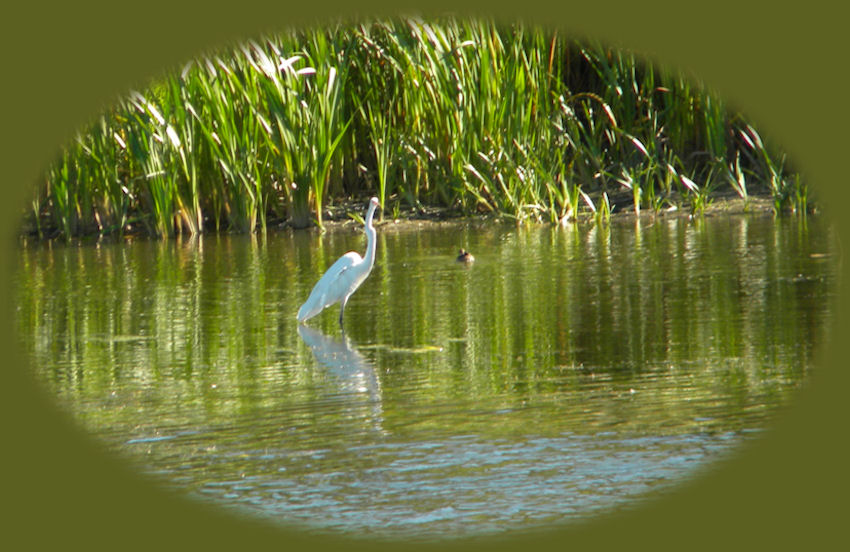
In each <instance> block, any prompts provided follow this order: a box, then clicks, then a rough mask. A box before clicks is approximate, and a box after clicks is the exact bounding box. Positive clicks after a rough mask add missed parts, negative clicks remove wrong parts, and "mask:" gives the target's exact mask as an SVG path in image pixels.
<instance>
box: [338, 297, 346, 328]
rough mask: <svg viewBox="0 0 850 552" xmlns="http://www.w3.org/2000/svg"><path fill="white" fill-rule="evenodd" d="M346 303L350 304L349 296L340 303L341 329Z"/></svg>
mask: <svg viewBox="0 0 850 552" xmlns="http://www.w3.org/2000/svg"><path fill="white" fill-rule="evenodd" d="M346 303H348V295H346V296H345V297H343V298H342V301H340V307H339V327H340V328H343V323H342V314H343V313H344V312H345V304H346Z"/></svg>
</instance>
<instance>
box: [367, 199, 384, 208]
mask: <svg viewBox="0 0 850 552" xmlns="http://www.w3.org/2000/svg"><path fill="white" fill-rule="evenodd" d="M369 206H370V207H374V208H377V207H380V206H381V202H380V201H378V198H377V197H373V198H372V199H370V200H369Z"/></svg>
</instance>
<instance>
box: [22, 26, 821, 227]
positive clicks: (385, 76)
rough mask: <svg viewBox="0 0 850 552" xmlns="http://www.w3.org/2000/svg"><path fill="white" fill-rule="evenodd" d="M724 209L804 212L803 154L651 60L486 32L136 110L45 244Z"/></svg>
mask: <svg viewBox="0 0 850 552" xmlns="http://www.w3.org/2000/svg"><path fill="white" fill-rule="evenodd" d="M718 193H734V194H737V195H738V196H740V197H741V198H743V199H744V200H745V201H746V200H747V199H748V198H749V197H750V195H751V194H769V196H770V197H771V198H772V199H773V202H774V209H775V210H776V212H781V211H788V210H790V211H796V212H805V211H806V209H807V201H808V194H807V191H806V185H805V183H804V182H803V181H802V179H801V177H800V175H799V174H797V173H794V172H793V171H792V170H791V169H790V168H789V166H788V163H787V162H786V158H785V154H784V153H782V152H781V151H779V150H777V149H776V148H775V147H774V146H773V145H770V144H767V143H766V142H765V140H763V139H762V137H761V136H760V135H759V133H758V132H757V131H756V129H755V128H754V127H753V125H752V124H751V123H750V122H749V121H747V120H746V118H745V117H743V116H742V115H741V114H740V113H736V112H733V111H731V110H729V109H728V107H727V106H726V105H725V104H724V103H723V102H722V101H721V100H720V99H719V98H718V97H717V96H716V94H714V93H713V92H712V91H711V90H709V89H707V88H706V87H705V86H703V85H701V84H699V83H694V82H692V81H691V80H689V79H687V78H686V77H685V76H684V75H683V74H681V73H678V72H675V71H670V70H666V69H663V68H658V67H655V66H653V65H650V64H647V63H644V62H642V61H641V60H639V59H638V58H637V57H636V56H635V55H634V54H632V53H630V52H626V51H618V50H614V49H611V48H608V47H606V46H604V45H602V44H599V43H595V42H580V41H577V40H574V39H570V38H567V37H564V36H561V34H559V33H558V32H557V31H552V30H544V29H540V28H533V27H528V26H524V25H522V24H513V25H504V24H498V23H496V22H493V21H488V20H484V19H479V20H456V19H441V20H432V21H423V20H419V19H414V18H398V19H390V20H381V21H369V22H361V23H357V24H353V23H352V24H335V25H332V26H329V27H326V28H323V29H309V30H302V31H291V32H286V33H281V34H279V35H275V36H267V37H263V38H262V39H259V40H256V41H250V42H247V43H245V44H241V45H239V46H238V47H236V48H234V49H232V50H231V51H226V52H224V51H222V52H216V53H210V54H209V55H206V56H203V57H201V58H200V59H197V60H193V61H192V62H190V63H189V64H187V65H186V66H185V67H183V68H181V69H180V70H175V71H171V72H169V73H167V74H166V75H165V77H164V78H163V79H162V80H161V81H159V82H157V83H155V84H153V85H151V86H150V87H149V88H147V89H145V90H142V91H136V92H132V93H131V94H129V95H128V96H127V97H126V98H122V99H120V100H119V101H118V102H117V103H116V105H114V106H113V107H111V108H110V109H108V110H107V111H106V112H104V113H103V114H102V115H101V116H100V117H98V118H97V119H96V120H95V121H94V122H93V123H92V124H91V125H89V126H88V128H86V129H84V130H83V131H82V132H80V133H79V135H78V136H77V137H76V139H75V140H74V141H73V143H71V144H69V145H68V146H67V147H65V148H63V149H62V151H61V152H60V154H59V155H58V158H57V160H56V161H55V163H53V165H52V166H50V167H49V169H48V170H47V171H46V172H45V176H44V180H43V182H42V183H41V184H40V185H39V186H38V187H37V188H36V190H35V193H34V196H33V200H32V203H31V209H30V210H29V212H28V217H29V218H30V219H31V221H32V227H33V228H35V229H36V231H37V232H38V234H39V235H44V236H50V237H53V236H64V237H66V238H70V237H72V236H79V235H85V234H92V233H97V234H113V233H118V234H120V233H123V232H126V231H127V230H128V229H140V228H141V229H144V230H145V231H146V232H148V233H150V234H153V235H158V236H173V235H175V234H180V233H189V234H196V233H199V232H204V231H209V230H234V231H240V232H255V231H264V230H265V229H266V228H267V227H268V226H269V225H270V224H272V223H274V224H280V223H282V222H284V221H285V222H286V223H287V224H290V225H291V226H293V227H296V228H303V227H306V226H309V225H311V224H316V225H318V226H320V227H321V226H322V224H323V213H324V208H323V207H324V205H325V204H326V203H327V202H328V201H335V200H338V199H342V198H346V197H365V196H367V195H371V194H376V195H378V197H379V198H380V200H381V203H382V205H384V207H385V209H386V208H387V207H388V202H390V201H392V202H394V204H395V205H396V208H398V205H399V204H400V203H404V204H406V205H407V206H409V207H411V208H413V209H420V208H422V207H423V206H439V207H446V208H451V209H454V210H457V211H459V212H461V213H464V214H478V213H495V214H498V215H499V216H502V217H510V218H514V219H516V220H517V221H520V222H522V221H541V222H546V221H549V222H553V223H558V222H565V221H572V220H577V219H580V218H581V217H583V216H584V215H587V216H588V217H590V218H594V219H595V220H600V221H601V220H605V219H606V218H607V216H608V215H610V213H611V211H612V210H615V209H616V208H617V207H618V205H623V202H622V201H620V202H619V203H617V204H615V203H614V202H613V201H612V198H614V197H617V198H622V197H623V196H625V197H627V198H628V201H626V203H627V204H628V205H629V208H630V209H634V211H635V212H640V210H641V209H648V210H651V211H653V212H658V211H660V210H661V209H664V208H667V207H677V208H686V209H690V210H691V211H692V212H694V213H700V212H702V210H703V209H704V208H705V207H706V206H707V205H708V204H709V203H710V202H711V200H712V198H713V197H715V196H716V194H718Z"/></svg>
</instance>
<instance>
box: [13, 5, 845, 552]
mask: <svg viewBox="0 0 850 552" xmlns="http://www.w3.org/2000/svg"><path fill="white" fill-rule="evenodd" d="M217 4H218V5H219V6H222V7H223V8H225V7H227V4H226V3H217ZM380 4H383V5H380ZM665 4H666V3H663V2H651V3H650V5H647V4H646V3H644V4H642V5H641V6H637V7H636V6H635V5H634V4H632V3H627V2H625V1H623V0H618V1H617V2H615V3H614V7H613V8H612V6H611V5H610V4H606V5H604V6H601V7H597V8H593V7H590V6H586V5H581V6H572V5H565V6H558V7H555V6H554V5H553V6H534V9H533V11H531V12H530V13H525V12H521V11H520V10H517V9H516V7H515V6H513V5H511V4H507V3H505V4H503V5H502V6H501V7H492V6H488V7H487V11H483V10H479V11H475V10H472V11H471V12H470V13H469V14H467V13H463V12H459V11H458V10H457V6H456V5H455V4H453V3H445V4H444V5H441V4H433V5H432V7H431V8H429V10H427V11H424V12H423V11H422V10H421V9H415V10H413V9H411V10H404V9H402V10H401V11H402V12H404V13H414V12H417V13H421V14H422V15H424V16H428V15H434V14H438V13H444V12H447V11H452V12H453V13H455V14H456V15H475V14H482V15H496V16H499V17H502V18H504V19H505V20H509V19H512V18H514V19H515V18H517V17H523V18H525V19H526V20H527V21H528V22H529V23H533V24H542V25H547V24H553V25H557V26H563V27H564V28H565V31H568V32H574V33H576V34H579V35H585V36H590V37H594V38H600V39H602V40H605V41H606V42H607V43H609V44H611V45H612V46H627V47H629V48H631V49H633V50H635V51H636V52H638V53H640V54H641V55H642V56H643V57H644V58H646V59H650V60H654V61H659V62H661V63H664V64H667V65H671V66H675V67H679V68H682V69H685V70H687V71H690V72H691V74H693V75H697V76H699V77H700V79H701V80H703V81H704V82H707V83H708V84H710V85H712V86H714V87H715V88H717V89H718V91H719V94H720V95H721V96H722V97H723V98H724V99H726V100H730V101H731V102H733V103H734V104H735V105H737V106H740V107H741V108H742V109H744V110H746V111H747V113H748V114H749V115H750V116H751V117H752V119H753V120H754V121H755V122H756V123H757V124H758V125H759V128H760V129H763V130H764V133H765V134H767V135H769V136H771V138H773V139H774V140H776V141H777V142H779V143H781V144H782V145H783V147H785V148H786V149H787V151H789V154H790V155H791V156H792V157H793V158H794V161H795V163H796V164H797V165H798V166H799V167H800V169H801V171H802V172H803V173H804V174H806V175H807V177H808V180H809V181H810V182H811V183H812V188H813V191H814V192H815V193H816V194H818V196H819V197H820V198H821V201H820V204H822V205H824V206H825V207H826V209H827V210H829V209H830V206H831V205H838V204H840V200H842V199H845V197H844V195H846V193H847V192H846V191H845V192H843V194H844V195H843V196H842V197H838V196H839V192H838V187H839V186H838V184H837V183H838V182H840V178H841V177H842V176H843V175H842V174H841V171H840V162H841V159H842V157H841V153H842V152H839V150H838V147H837V145H838V144H840V143H841V140H842V139H841V138H840V135H839V132H840V131H841V130H842V129H843V128H846V127H845V125H842V124H841V123H843V122H847V120H848V117H847V109H846V107H845V108H843V111H841V109H842V106H840V105H839V104H838V102H840V101H841V98H838V97H835V96H831V95H830V94H829V91H830V89H835V88H834V87H832V83H831V82H830V81H829V79H828V78H826V77H828V76H831V75H832V74H834V72H835V67H838V66H840V63H841V61H840V58H839V52H842V51H846V48H843V49H842V48H841V47H840V46H841V45H842V44H841V43H839V41H838V40H836V41H835V43H831V42H830V38H831V37H833V36H838V33H839V29H838V25H839V23H838V21H839V18H837V17H835V18H830V17H829V16H825V17H824V16H821V18H820V19H818V18H816V16H815V15H812V13H813V12H814V11H815V10H807V7H808V5H806V6H802V7H796V6H795V7H793V8H784V9H783V11H782V12H781V13H780V12H776V13H773V14H770V17H768V16H767V15H766V14H765V13H763V12H762V10H761V9H760V8H759V7H757V6H754V7H749V6H745V5H741V4H740V3H732V2H721V3H720V4H719V5H718V4H717V3H713V4H712V9H711V10H710V11H707V12H706V13H700V14H699V16H694V15H693V12H692V10H689V9H688V7H687V6H686V7H684V8H683V9H680V11H677V10H676V9H675V8H671V7H669V6H665ZM343 5H344V3H342V2H339V0H334V1H333V2H325V3H322V6H331V7H333V10H332V11H331V10H328V11H325V10H320V9H319V8H318V6H314V5H311V6H306V7H305V6H302V7H300V8H296V7H293V6H287V5H284V4H282V3H275V2H268V1H261V2H248V3H243V4H240V5H239V10H238V13H233V10H232V6H231V7H230V9H222V10H220V11H219V10H211V11H210V12H209V13H207V14H205V17H204V18H201V17H200V16H199V14H198V13H196V12H195V10H194V9H193V8H192V7H191V6H185V7H184V6H178V5H174V4H173V3H166V2H159V1H158V0H154V1H153V2H149V3H146V6H145V8H144V10H130V9H127V10H118V9H115V8H114V7H113V6H111V5H108V4H106V3H105V2H103V3H101V2H87V3H85V4H84V5H82V6H80V5H76V6H74V8H62V7H53V8H51V10H52V11H51V13H50V14H49V15H45V14H43V13H38V12H36V11H35V9H33V8H27V7H22V8H20V9H22V10H24V11H25V16H23V17H19V18H18V21H20V22H22V23H21V24H18V25H16V28H15V29H14V30H13V31H12V32H11V33H10V34H9V35H8V36H7V37H4V38H3V40H4V42H6V41H8V44H4V45H5V46H6V47H5V48H4V51H6V52H11V53H12V54H11V56H10V58H11V59H10V60H9V61H10V63H9V64H8V65H7V64H4V65H7V69H8V73H7V75H9V76H10V77H11V78H10V79H9V81H7V84H6V87H5V88H6V90H4V100H5V101H4V102H3V109H4V115H7V117H4V119H5V120H8V121H9V122H8V125H7V126H6V128H5V129H4V131H3V133H2V135H3V138H4V141H3V148H2V151H4V152H6V153H7V154H8V156H7V157H6V160H7V163H5V165H7V167H6V168H7V170H8V171H9V172H8V176H7V181H6V186H5V188H4V191H6V192H7V194H10V196H9V197H10V198H11V199H12V201H7V202H4V205H5V207H4V209H5V213H4V215H5V216H4V217H2V220H3V224H5V228H4V231H5V232H7V233H8V234H12V233H13V232H14V230H16V229H17V221H18V216H19V212H20V211H19V210H18V209H19V208H20V206H21V205H22V204H23V201H24V198H25V195H24V192H25V190H26V186H27V185H29V184H32V183H33V182H34V181H35V180H36V179H37V178H38V174H39V172H40V171H41V170H43V169H44V167H45V166H46V164H47V163H48V162H49V160H50V158H51V156H52V155H53V153H54V151H55V149H56V148H57V147H58V146H59V145H60V144H62V143H64V142H65V141H66V140H68V139H70V138H71V136H72V133H73V132H74V130H75V129H77V128H79V127H80V126H81V125H82V124H83V123H84V122H85V121H86V120H87V119H88V118H89V117H92V116H93V115H94V114H96V113H97V112H98V111H99V109H101V108H102V106H104V105H107V104H109V103H111V102H112V101H113V99H114V97H115V96H116V95H117V94H120V93H122V92H123V91H125V90H127V89H129V88H132V87H133V86H140V85H141V84H143V83H144V81H143V80H140V79H149V78H155V77H156V76H157V75H158V74H159V71H160V70H161V69H163V68H164V67H165V66H167V65H170V64H176V63H179V62H182V61H185V60H186V59H189V58H190V57H192V56H193V55H194V54H195V53H197V52H198V51H200V50H202V49H206V48H210V47H218V46H223V45H226V44H230V43H233V42H235V41H237V40H239V39H241V38H245V37H250V36H255V35H256V34H258V33H261V32H264V31H274V30H277V29H279V28H282V27H285V26H292V25H297V24H299V23H300V24H304V25H315V24H322V23H324V22H327V21H328V19H329V18H328V17H327V16H320V15H318V14H319V13H322V12H324V13H329V12H330V13H333V14H334V17H336V16H352V15H356V13H357V12H358V11H360V12H362V13H364V14H365V13H376V11H375V8H382V10H381V11H382V13H389V12H390V11H389V10H388V9H387V6H389V3H388V2H386V0H381V2H380V3H379V5H377V6H373V5H372V4H371V2H358V3H357V5H356V7H355V8H352V7H350V6H349V7H347V8H344V9H340V8H341V6H343ZM524 7H525V6H524ZM506 8H507V9H506ZM66 9H67V10H68V12H64V11H63V10H66ZM529 9H530V8H529ZM27 10H28V11H29V13H27ZM293 10H296V12H293ZM297 10H301V11H297ZM210 18H211V19H210ZM202 19H203V20H204V22H203V23H200V21H201V20H202ZM768 19H771V22H770V24H765V23H766V21H767V20H768ZM829 25H833V26H834V27H833V28H832V29H829V28H828V27H829ZM791 30H793V32H791ZM830 31H832V32H830ZM789 37H793V38H789ZM841 42H843V43H846V39H845V40H844V41H841ZM656 52H658V53H657V54H656ZM105 67H106V68H109V70H106V71H105V70H104V68H105ZM15 77H17V78H15ZM820 86H830V87H831V88H830V89H827V90H826V94H824V91H823V90H821V89H819V87H820ZM6 95H9V97H5V96H6ZM807 99H809V100H811V101H806V100H807ZM845 141H846V140H845ZM9 161H11V163H9ZM822 216H827V217H830V213H829V212H827V213H825V214H824V215H822ZM830 220H831V221H832V222H833V223H834V224H835V225H836V227H837V228H838V231H839V235H840V238H846V234H847V229H846V226H847V225H846V223H845V222H843V221H842V220H841V219H840V218H834V219H833V218H830ZM7 248H10V249H12V250H14V240H9V241H7ZM839 253H840V252H839ZM4 254H5V253H4ZM3 266H4V267H13V266H14V265H13V264H12V263H11V262H4V263H3ZM9 274H10V271H6V272H5V273H4V281H3V283H4V284H6V281H5V277H8V276H9ZM845 280H846V276H844V275H843V274H841V279H840V281H839V288H838V290H837V292H838V297H839V302H840V304H839V305H838V308H837V309H836V312H835V314H834V318H835V319H837V320H841V318H842V315H843V314H844V313H846V308H845V303H846V295H847V294H846V293H843V292H844V291H845V288H846V282H845ZM9 289H10V288H9V286H8V285H4V286H3V290H4V295H3V297H4V302H3V305H4V306H5V305H10V304H11V301H10V300H9V297H8V290H9ZM2 320H3V323H4V324H5V326H4V327H3V330H4V331H3V332H2V335H3V336H4V338H5V339H8V344H7V343H6V342H4V345H6V347H4V350H7V351H11V354H12V355H13V362H12V363H11V364H12V366H11V367H8V368H6V369H5V370H2V371H0V372H2V374H3V380H2V383H0V390H2V393H3V396H2V398H0V404H2V405H3V408H4V409H5V410H4V413H3V414H4V415H3V423H4V435H6V442H5V443H4V445H5V447H4V449H5V452H6V454H5V455H4V460H3V464H4V472H5V474H6V476H7V478H8V480H9V486H8V488H7V489H6V490H5V492H4V495H5V498H6V502H7V503H8V504H10V505H11V506H12V510H13V511H14V512H15V514H14V517H12V518H11V519H10V520H9V521H8V522H7V527H8V528H9V530H7V531H6V537H7V538H11V539H12V542H27V543H28V544H29V545H30V547H33V546H32V545H39V544H40V545H44V546H38V547H39V548H42V547H46V546H49V545H58V544H60V543H61V544H67V543H69V542H71V543H74V542H79V543H83V542H85V543H87V544H88V545H89V547H90V548H99V546H98V543H102V547H103V548H106V547H110V548H111V547H113V546H115V545H116V544H118V545H119V546H121V545H122V543H123V544H132V545H136V546H139V547H145V548H151V547H153V546H160V545H161V543H163V542H170V543H174V545H175V546H181V547H183V546H186V545H189V544H192V545H193V547H196V548H200V547H210V546H212V547H215V548H223V547H225V546H226V547H228V548H232V547H233V546H241V547H243V548H257V547H259V546H269V545H271V546H274V545H278V546H279V545H280V544H284V545H287V546H289V547H295V548H310V549H311V550H312V549H314V548H316V547H317V546H318V547H319V548H322V549H324V548H328V549H331V548H336V546H337V545H339V544H341V543H340V541H339V540H338V539H337V538H332V537H316V536H310V537H308V536H306V535H304V534H300V533H296V532H293V533H289V532H285V531H280V530H277V529H275V528H272V527H269V526H266V525H264V524H262V523H261V522H259V521H256V520H248V519H237V518H235V517H233V515H232V514H229V513H226V512H225V511H224V510H223V509H222V510H221V511H219V510H217V509H215V508H206V507H202V506H200V505H199V504H197V503H195V502H192V501H187V500H186V499H183V498H179V497H177V496H170V494H169V493H168V492H167V491H164V490H162V489H158V488H152V485H151V483H150V481H148V480H146V479H144V478H142V477H139V476H138V475H136V474H134V473H133V472H132V470H131V469H128V468H129V467H128V466H125V465H123V463H121V462H120V461H118V460H116V459H114V458H112V457H110V456H109V455H106V454H103V453H102V452H101V451H100V450H99V449H98V448H97V446H96V445H95V444H94V441H93V440H92V439H90V438H89V436H87V435H84V434H83V433H82V432H80V431H79V430H78V429H77V428H76V426H75V425H74V424H72V423H70V421H69V420H66V419H64V418H63V416H62V415H61V414H60V412H59V410H58V408H56V406H55V405H53V404H52V402H51V401H50V398H49V397H48V396H47V395H46V394H45V393H44V392H43V390H42V389H41V388H40V387H39V386H38V385H37V384H36V383H35V381H34V380H33V379H32V378H31V377H30V375H29V374H30V373H31V371H30V370H28V369H27V366H26V360H25V359H24V358H23V356H22V355H21V354H20V351H18V350H17V349H16V348H15V347H16V340H15V330H14V327H13V325H12V320H13V317H11V316H8V315H7V316H4V317H3V318H2ZM840 335H846V331H841V330H838V329H836V328H835V327H833V328H831V334H830V337H829V339H830V340H831V342H832V347H831V348H830V350H829V351H826V352H823V351H822V352H821V354H820V355H819V359H818V361H816V367H815V370H814V373H813V374H812V375H811V376H810V380H809V382H808V383H807V385H806V386H804V388H803V389H802V390H800V391H799V392H798V393H797V396H796V397H795V398H794V400H793V402H792V404H791V405H789V407H787V408H785V409H784V410H783V412H781V413H780V415H779V416H777V417H776V419H775V422H774V426H773V427H772V428H771V431H769V432H767V435H765V437H764V438H763V439H761V440H760V442H759V443H758V444H757V445H756V446H754V447H747V448H744V449H742V450H740V451H739V452H738V453H736V454H734V455H733V458H732V459H731V461H725V460H723V461H716V462H715V463H713V464H712V465H711V469H709V470H706V471H705V472H703V473H702V474H701V475H699V476H697V477H696V478H694V480H693V481H685V482H680V483H678V484H677V487H676V490H675V491H674V492H673V493H671V494H670V496H669V497H667V498H662V499H661V500H656V501H650V502H648V503H646V504H644V505H642V506H640V507H639V508H636V509H635V510H634V511H633V512H630V513H628V514H626V515H623V516H619V515H613V516H607V515H606V516H601V517H600V518H597V519H595V520H594V521H591V522H588V523H586V524H582V525H575V526H570V527H569V528H557V527H553V528H552V530H551V531H545V532H535V533H529V534H526V535H523V534H517V535H516V536H515V538H514V537H513V536H511V535H501V536H498V537H497V538H494V539H490V538H488V537H483V538H481V539H478V540H480V541H481V544H486V545H487V546H488V548H489V549H498V550H501V549H511V550H513V549H517V550H520V549H524V548H527V547H529V546H535V547H538V548H540V549H550V548H551V549H555V548H556V547H557V548H558V549H560V548H561V547H562V546H563V544H564V543H565V542H569V543H570V544H571V545H572V546H574V547H580V546H586V545H588V544H590V543H593V544H595V545H596V547H605V548H607V547H614V546H624V545H626V546H629V547H630V548H631V547H634V546H635V545H638V546H640V545H641V544H644V545H646V546H647V547H652V548H653V549H658V548H674V547H678V546H681V543H683V542H699V543H701V544H703V545H704V546H705V547H707V548H718V547H720V546H722V545H724V544H728V543H729V542H730V541H732V540H733V539H734V541H735V542H737V543H739V544H740V545H742V546H747V545H756V544H757V545H759V548H768V547H770V548H780V549H784V548H799V547H800V546H801V545H802V544H804V543H805V544H808V545H810V546H811V545H812V544H814V543H815V542H816V539H822V540H821V542H822V543H823V544H827V543H831V542H833V541H834V540H835V539H837V538H838V537H839V535H838V531H840V528H841V524H840V523H839V522H838V518H839V513H840V512H841V503H837V502H838V500H839V499H843V495H844V493H843V491H846V490H847V475H846V463H847V453H846V451H845V450H843V449H839V447H844V446H845V445H844V444H843V442H841V441H842V440H841V439H840V438H838V439H836V438H835V436H838V435H841V433H840V430H837V431H836V427H835V426H836V425H837V423H838V421H839V420H844V419H846V417H847V416H846V414H847V407H846V406H843V404H842V403H844V404H846V402H847V401H846V399H845V398H844V397H843V396H842V394H841V391H842V390H844V389H848V386H847V374H846V372H845V371H841V370H839V360H838V359H840V358H842V357H843V358H846V355H842V354H841V353H843V352H844V348H846V346H847V345H846V343H842V342H841V340H840V339H839V336H840ZM7 464H8V465H7ZM833 501H834V502H836V503H833ZM777 528H784V530H778V529H777ZM22 539H25V540H22ZM367 544H370V546H368V547H367V546H366V545H367ZM471 544H473V543H471V542H470V541H468V540H466V539H458V540H450V541H448V542H443V543H440V544H439V545H438V546H434V548H439V549H441V550H442V549H454V548H457V549H466V548H468V547H469V546H470V545H471ZM346 546H349V547H352V548H357V547H358V546H362V547H363V548H370V549H374V548H376V547H377V548H380V547H381V542H380V541H379V542H376V543H368V541H366V542H362V543H359V542H358V541H354V542H351V541H346ZM388 547H389V546H388Z"/></svg>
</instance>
